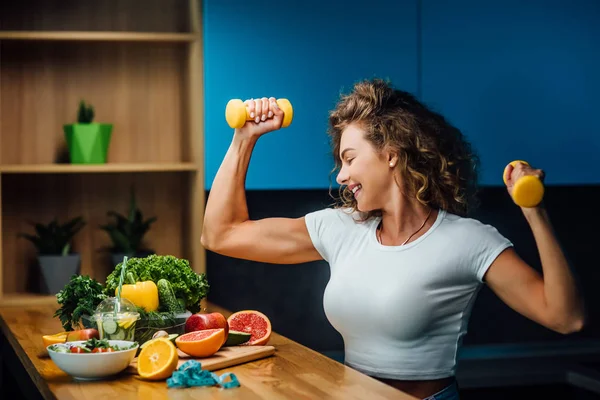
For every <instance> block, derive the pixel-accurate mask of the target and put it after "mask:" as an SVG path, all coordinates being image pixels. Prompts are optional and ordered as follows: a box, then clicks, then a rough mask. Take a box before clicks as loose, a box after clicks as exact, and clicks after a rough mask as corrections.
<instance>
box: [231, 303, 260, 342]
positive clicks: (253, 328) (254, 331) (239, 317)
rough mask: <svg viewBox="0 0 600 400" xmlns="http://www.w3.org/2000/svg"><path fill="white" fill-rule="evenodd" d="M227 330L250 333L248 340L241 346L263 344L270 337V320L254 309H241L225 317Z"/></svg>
mask: <svg viewBox="0 0 600 400" xmlns="http://www.w3.org/2000/svg"><path fill="white" fill-rule="evenodd" d="M227 323H228V324H229V330H230V331H231V330H234V331H239V332H247V333H250V334H251V336H250V340H248V341H247V342H246V343H242V344H241V346H258V345H265V344H267V342H268V341H269V338H270V337H271V321H270V320H269V318H267V316H266V315H265V314H263V313H261V312H260V311H256V310H243V311H238V312H236V313H233V314H231V316H230V317H229V318H227Z"/></svg>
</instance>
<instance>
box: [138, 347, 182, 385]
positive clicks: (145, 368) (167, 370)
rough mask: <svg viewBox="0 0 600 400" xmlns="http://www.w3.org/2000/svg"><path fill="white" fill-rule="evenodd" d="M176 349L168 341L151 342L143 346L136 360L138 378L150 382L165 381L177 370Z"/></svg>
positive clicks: (177, 356)
mask: <svg viewBox="0 0 600 400" xmlns="http://www.w3.org/2000/svg"><path fill="white" fill-rule="evenodd" d="M178 361H179V355H178V354H177V348H176V347H175V345H174V344H173V343H172V342H171V341H169V340H153V341H151V342H150V343H148V345H147V346H145V347H144V348H143V349H142V351H141V352H140V355H139V356H138V360H137V371H138V374H139V375H140V377H142V378H145V379H150V380H162V379H166V378H168V377H169V376H171V375H172V374H173V371H175V369H176V368H177V362H178Z"/></svg>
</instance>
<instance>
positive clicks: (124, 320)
mask: <svg viewBox="0 0 600 400" xmlns="http://www.w3.org/2000/svg"><path fill="white" fill-rule="evenodd" d="M136 321H137V318H136V317H121V318H120V319H119V326H120V327H121V328H123V329H129V328H131V325H133V324H134V323H135V322H136Z"/></svg>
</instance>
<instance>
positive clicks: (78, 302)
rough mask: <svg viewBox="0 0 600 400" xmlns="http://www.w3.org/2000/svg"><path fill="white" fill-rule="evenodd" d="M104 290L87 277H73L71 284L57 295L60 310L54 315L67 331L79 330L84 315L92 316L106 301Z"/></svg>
mask: <svg viewBox="0 0 600 400" xmlns="http://www.w3.org/2000/svg"><path fill="white" fill-rule="evenodd" d="M106 297H107V296H106V294H104V288H103V287H102V285H101V284H100V283H99V282H98V281H96V280H95V279H93V278H91V277H89V276H86V275H73V276H72V277H71V280H70V281H69V283H67V284H66V285H65V287H64V288H63V289H62V290H61V291H60V292H58V293H57V294H56V299H57V301H58V304H60V308H59V309H58V310H56V312H55V313H54V316H55V317H58V318H59V319H60V322H61V324H62V326H63V328H64V330H65V331H72V330H75V329H77V326H78V324H79V320H80V319H81V317H82V316H83V315H92V314H93V313H94V312H95V311H96V307H97V306H98V304H100V303H101V302H102V300H104V299H106Z"/></svg>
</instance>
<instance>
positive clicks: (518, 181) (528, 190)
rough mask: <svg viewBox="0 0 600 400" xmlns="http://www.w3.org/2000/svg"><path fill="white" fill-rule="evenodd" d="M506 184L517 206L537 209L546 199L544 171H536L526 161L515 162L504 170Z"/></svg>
mask: <svg viewBox="0 0 600 400" xmlns="http://www.w3.org/2000/svg"><path fill="white" fill-rule="evenodd" d="M503 179H504V183H505V184H506V187H507V189H508V193H509V194H510V195H511V197H512V199H513V201H514V202H515V204H517V205H518V206H521V207H525V208H531V207H537V206H538V205H539V204H540V203H541V202H542V199H543V198H544V183H543V181H544V171H542V170H541V169H534V168H531V166H530V165H529V164H528V163H527V162H526V161H521V160H515V161H513V162H511V163H510V164H508V165H507V166H506V168H505V169H504V175H503Z"/></svg>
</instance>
